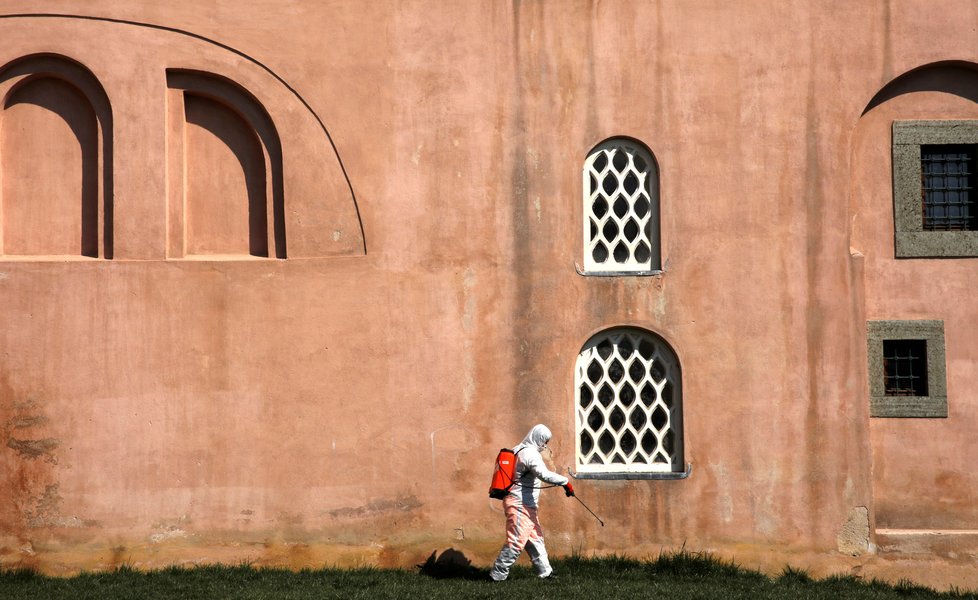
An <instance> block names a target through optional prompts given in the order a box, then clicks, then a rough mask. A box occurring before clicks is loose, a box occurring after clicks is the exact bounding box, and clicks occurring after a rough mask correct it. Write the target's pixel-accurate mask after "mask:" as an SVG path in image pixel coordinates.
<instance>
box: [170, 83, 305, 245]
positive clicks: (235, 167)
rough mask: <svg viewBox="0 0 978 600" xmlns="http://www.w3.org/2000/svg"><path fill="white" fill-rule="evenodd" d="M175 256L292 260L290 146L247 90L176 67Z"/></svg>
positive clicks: (172, 144) (173, 95) (173, 89)
mask: <svg viewBox="0 0 978 600" xmlns="http://www.w3.org/2000/svg"><path fill="white" fill-rule="evenodd" d="M166 81H167V88H168V92H167V93H168V98H167V112H168V115H167V122H168V135H167V139H168V148H167V177H168V180H169V185H168V186H167V188H168V190H169V191H168V194H169V198H168V208H167V210H168V215H169V231H168V232H167V236H168V240H167V254H168V256H169V257H171V258H182V257H190V256H204V255H208V256H213V255H231V256H233V255H251V256H256V257H269V256H274V257H276V258H285V257H286V256H287V252H286V227H285V192H284V186H283V180H282V144H281V141H280V139H279V135H278V131H277V130H276V128H275V124H274V122H273V121H272V118H271V117H270V116H269V115H268V112H267V111H266V110H265V108H264V107H263V106H262V105H261V104H260V103H259V102H258V100H256V99H255V97H254V96H253V95H251V94H250V93H249V92H248V91H247V90H245V89H244V88H242V87H241V86H239V85H238V84H236V83H234V82H232V81H230V80H228V79H225V78H223V77H219V76H217V75H213V74H209V73H203V72H200V71H190V70H178V69H168V70H167V73H166Z"/></svg>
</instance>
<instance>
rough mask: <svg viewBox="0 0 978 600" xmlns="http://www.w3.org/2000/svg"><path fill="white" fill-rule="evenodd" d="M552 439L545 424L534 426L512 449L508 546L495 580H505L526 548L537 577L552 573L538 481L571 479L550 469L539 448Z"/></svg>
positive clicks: (505, 505)
mask: <svg viewBox="0 0 978 600" xmlns="http://www.w3.org/2000/svg"><path fill="white" fill-rule="evenodd" d="M550 438H551V433H550V430H549V429H547V426H546V425H534V426H533V429H531V430H530V433H528V434H526V437H525V438H523V441H522V442H520V443H519V445H517V446H516V447H515V448H513V452H514V453H516V468H515V470H514V476H513V478H514V482H513V487H512V488H510V490H509V494H507V495H506V498H505V499H503V509H504V510H505V512H506V545H504V546H503V548H502V550H500V551H499V556H497V557H496V562H495V563H494V564H493V566H492V570H491V571H490V572H489V576H490V577H492V578H493V579H494V580H496V581H502V580H504V579H506V577H507V576H508V575H509V569H510V568H511V567H512V566H513V563H515V562H516V559H518V558H519V557H520V553H521V552H522V551H523V548H524V547H525V548H526V552H527V553H528V554H529V555H530V560H531V561H532V562H533V568H534V569H536V572H537V575H538V576H540V577H547V576H548V575H550V573H551V572H553V569H552V568H551V567H550V560H549V559H548V558H547V549H546V548H545V547H544V545H543V528H542V527H541V526H540V519H539V517H538V516H537V502H538V501H539V499H540V485H539V483H538V480H539V481H544V482H546V483H550V484H553V485H567V482H568V481H569V480H568V479H567V478H566V477H564V476H563V475H560V474H558V473H554V472H553V471H551V470H550V469H548V468H547V465H546V464H545V463H544V462H543V456H541V455H540V451H541V450H543V449H544V448H546V447H547V442H549V441H550Z"/></svg>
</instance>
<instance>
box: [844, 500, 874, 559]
mask: <svg viewBox="0 0 978 600" xmlns="http://www.w3.org/2000/svg"><path fill="white" fill-rule="evenodd" d="M836 542H837V544H838V548H839V552H841V553H843V554H849V555H852V556H858V555H860V554H865V553H866V552H869V549H870V541H869V509H868V508H866V507H865V506H854V507H853V508H852V509H851V510H850V511H849V516H848V517H847V518H846V522H845V524H844V525H842V530H841V531H839V536H838V537H837V538H836Z"/></svg>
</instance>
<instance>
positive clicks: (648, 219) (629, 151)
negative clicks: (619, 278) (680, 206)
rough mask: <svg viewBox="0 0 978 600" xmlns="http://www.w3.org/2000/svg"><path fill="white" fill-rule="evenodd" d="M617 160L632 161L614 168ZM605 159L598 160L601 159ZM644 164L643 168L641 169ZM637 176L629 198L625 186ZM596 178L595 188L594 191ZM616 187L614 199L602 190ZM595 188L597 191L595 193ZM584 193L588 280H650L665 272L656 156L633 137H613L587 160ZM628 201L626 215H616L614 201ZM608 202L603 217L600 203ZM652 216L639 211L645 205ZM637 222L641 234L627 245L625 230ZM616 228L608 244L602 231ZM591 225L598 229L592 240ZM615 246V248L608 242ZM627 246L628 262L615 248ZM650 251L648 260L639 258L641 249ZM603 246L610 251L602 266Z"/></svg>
mask: <svg viewBox="0 0 978 600" xmlns="http://www.w3.org/2000/svg"><path fill="white" fill-rule="evenodd" d="M616 156H624V157H626V158H627V162H626V164H625V165H624V167H623V168H622V169H621V170H619V169H618V168H617V167H616V166H615V165H614V162H615V161H614V158H615V157H616ZM602 157H603V160H601V161H599V158H602ZM596 162H600V163H603V165H601V164H599V165H598V166H601V168H600V169H598V168H596V164H595V163H596ZM643 163H644V168H642V164H643ZM630 174H631V175H634V176H635V177H636V178H637V180H638V182H637V183H638V185H637V186H636V189H635V191H633V192H632V193H628V191H627V189H626V187H625V180H626V178H627V177H628V176H629V175H630ZM592 177H593V178H594V182H595V185H594V186H592V183H591V182H592ZM607 178H610V179H609V181H612V182H614V183H615V184H616V185H615V188H614V191H613V192H611V193H610V194H609V193H608V192H606V191H605V190H604V188H603V184H604V181H605V179H607ZM592 187H593V189H592ZM581 190H582V197H583V212H582V215H583V218H582V225H583V229H582V234H583V238H582V239H583V241H584V257H583V258H584V263H583V264H584V267H583V272H582V274H584V275H651V274H655V273H659V272H661V269H662V266H661V250H660V243H659V167H658V164H657V163H656V160H655V157H654V156H653V154H652V152H651V151H650V150H649V149H648V148H646V147H645V146H644V145H643V144H641V143H639V142H637V141H634V140H631V139H628V138H621V137H617V138H611V139H609V140H606V141H604V142H602V143H600V144H598V145H597V146H595V147H594V148H593V149H592V150H591V151H590V152H589V153H588V155H587V158H586V159H585V161H584V168H583V170H582V180H581ZM617 198H621V199H622V200H624V202H625V204H626V206H627V211H625V213H624V214H623V215H622V216H621V217H619V216H617V215H616V214H615V210H614V205H615V200H616V199H617ZM601 201H603V202H604V204H605V207H606V208H605V210H604V212H603V214H601V215H600V216H598V214H597V213H596V211H595V203H596V202H601ZM646 203H647V211H645V214H644V215H640V214H639V213H640V212H642V211H641V210H640V209H639V210H638V211H637V210H636V207H637V205H638V204H641V205H642V206H645V205H646ZM632 220H633V221H634V222H635V223H636V224H637V226H638V232H637V235H636V237H635V239H634V240H628V239H627V237H626V236H625V233H624V229H625V225H626V224H627V223H628V222H629V221H632ZM609 223H610V224H611V225H612V226H613V229H616V230H617V233H616V235H615V237H614V238H613V239H612V240H610V241H609V240H605V239H604V237H603V233H602V232H603V229H604V227H605V225H606V224H609ZM592 224H593V226H594V227H595V228H596V232H597V234H596V235H592V230H591V228H592ZM606 242H610V243H606ZM619 243H621V244H623V247H624V248H627V249H628V255H627V257H626V258H625V260H618V259H616V258H615V253H614V250H615V247H617V246H618V244H619ZM643 244H644V245H645V246H646V248H647V249H648V253H647V254H648V255H647V256H646V257H645V258H644V260H639V258H640V257H636V254H637V251H638V249H639V247H640V246H641V245H643ZM599 245H600V246H604V247H605V248H606V249H607V258H606V259H605V260H604V261H603V262H601V261H599V260H597V259H596V258H595V256H594V253H595V248H596V247H598V246H599Z"/></svg>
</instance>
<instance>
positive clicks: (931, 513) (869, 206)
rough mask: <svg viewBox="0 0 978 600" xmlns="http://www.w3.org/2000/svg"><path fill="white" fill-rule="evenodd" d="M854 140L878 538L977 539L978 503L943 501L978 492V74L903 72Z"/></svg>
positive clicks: (874, 99) (947, 66) (854, 202)
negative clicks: (954, 535) (975, 387)
mask: <svg viewBox="0 0 978 600" xmlns="http://www.w3.org/2000/svg"><path fill="white" fill-rule="evenodd" d="M850 139H851V147H850V182H849V184H850V198H849V210H850V217H851V219H850V221H851V223H852V241H851V243H850V246H851V247H852V248H853V250H854V251H858V254H855V253H854V260H853V262H852V264H853V272H854V274H855V275H856V276H857V277H858V278H859V279H858V280H857V281H859V282H861V283H862V288H861V289H860V290H859V293H858V294H857V296H856V297H857V298H858V301H859V302H860V304H861V307H860V308H861V309H862V311H863V314H864V316H865V320H866V321H867V325H866V328H865V329H862V328H861V327H856V328H854V331H860V330H862V331H865V333H864V335H865V336H866V337H865V349H866V350H865V352H866V354H865V355H864V356H861V357H855V360H857V361H858V362H859V363H861V365H862V369H861V370H862V372H863V373H864V374H865V378H866V382H865V383H864V385H863V386H862V389H863V393H862V394H861V395H860V398H859V403H860V405H861V408H860V409H859V411H860V413H862V414H865V415H866V416H867V417H869V418H867V419H866V420H865V421H864V422H865V423H866V427H867V428H868V431H869V432H870V435H869V438H868V439H869V440H870V446H869V451H870V459H871V468H869V469H867V472H866V473H867V476H868V477H869V481H870V482H871V485H872V488H871V489H872V503H871V504H870V505H871V506H872V507H873V509H872V510H873V511H874V514H873V515H872V517H871V522H872V523H874V525H875V527H876V528H877V534H879V531H880V530H891V531H894V530H896V531H899V530H903V531H907V530H917V531H919V530H926V529H930V530H954V529H962V530H965V529H969V528H971V527H973V525H974V524H975V523H976V522H978V510H976V507H975V503H974V502H967V501H961V502H944V501H943V500H942V498H949V497H961V498H967V497H968V494H969V490H973V489H976V486H978V475H976V474H975V471H974V468H973V464H974V461H975V458H976V457H978V444H975V443H974V432H973V427H972V425H971V424H973V423H974V422H975V420H976V418H978V410H976V408H975V406H974V404H973V403H972V402H971V401H970V398H969V397H968V390H969V389H970V387H971V384H972V380H973V375H972V373H973V369H972V368H971V367H970V363H971V361H970V356H971V355H972V354H973V352H974V344H973V342H970V340H972V339H974V338H975V335H976V333H978V327H976V325H975V320H974V309H973V303H972V302H971V301H970V296H971V293H972V290H973V288H974V281H975V279H976V276H978V260H976V258H978V222H976V219H975V216H978V214H976V212H975V209H976V206H978V205H976V200H978V198H975V186H974V181H975V175H974V172H975V170H976V169H975V167H976V166H978V65H976V64H974V63H971V62H964V61H941V62H936V63H930V64H925V65H921V66H919V67H917V68H914V69H911V70H909V71H907V72H904V73H903V74H901V75H899V76H898V77H896V78H894V79H893V80H891V81H889V82H887V83H886V84H885V85H883V86H882V87H881V88H879V89H878V90H875V91H873V92H872V95H871V97H869V94H867V103H866V105H865V106H864V109H863V110H862V113H861V114H860V117H859V119H858V120H857V121H856V123H855V124H854V128H853V131H852V135H851V136H850ZM967 163H970V166H965V167H964V168H962V165H963V164H964V165H967ZM969 179H970V182H969V181H968V180H969ZM967 187H970V188H971V189H970V190H966V189H965V188H967ZM945 332H946V333H947V343H946V344H945V340H944V334H945ZM908 373H912V375H913V377H906V375H907V374H908ZM908 381H910V382H912V383H913V384H914V385H912V386H907V385H906V383H907V382H908ZM921 383H926V386H924V387H923V388H922V387H921V386H920V384H921ZM854 414H859V413H854ZM942 417H951V418H948V419H944V418H942ZM920 418H924V419H926V421H918V420H917V419H920ZM924 423H926V425H925V424H924ZM922 453H923V454H927V455H929V456H939V457H940V469H934V468H933V462H932V461H921V460H919V457H920V456H922Z"/></svg>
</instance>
